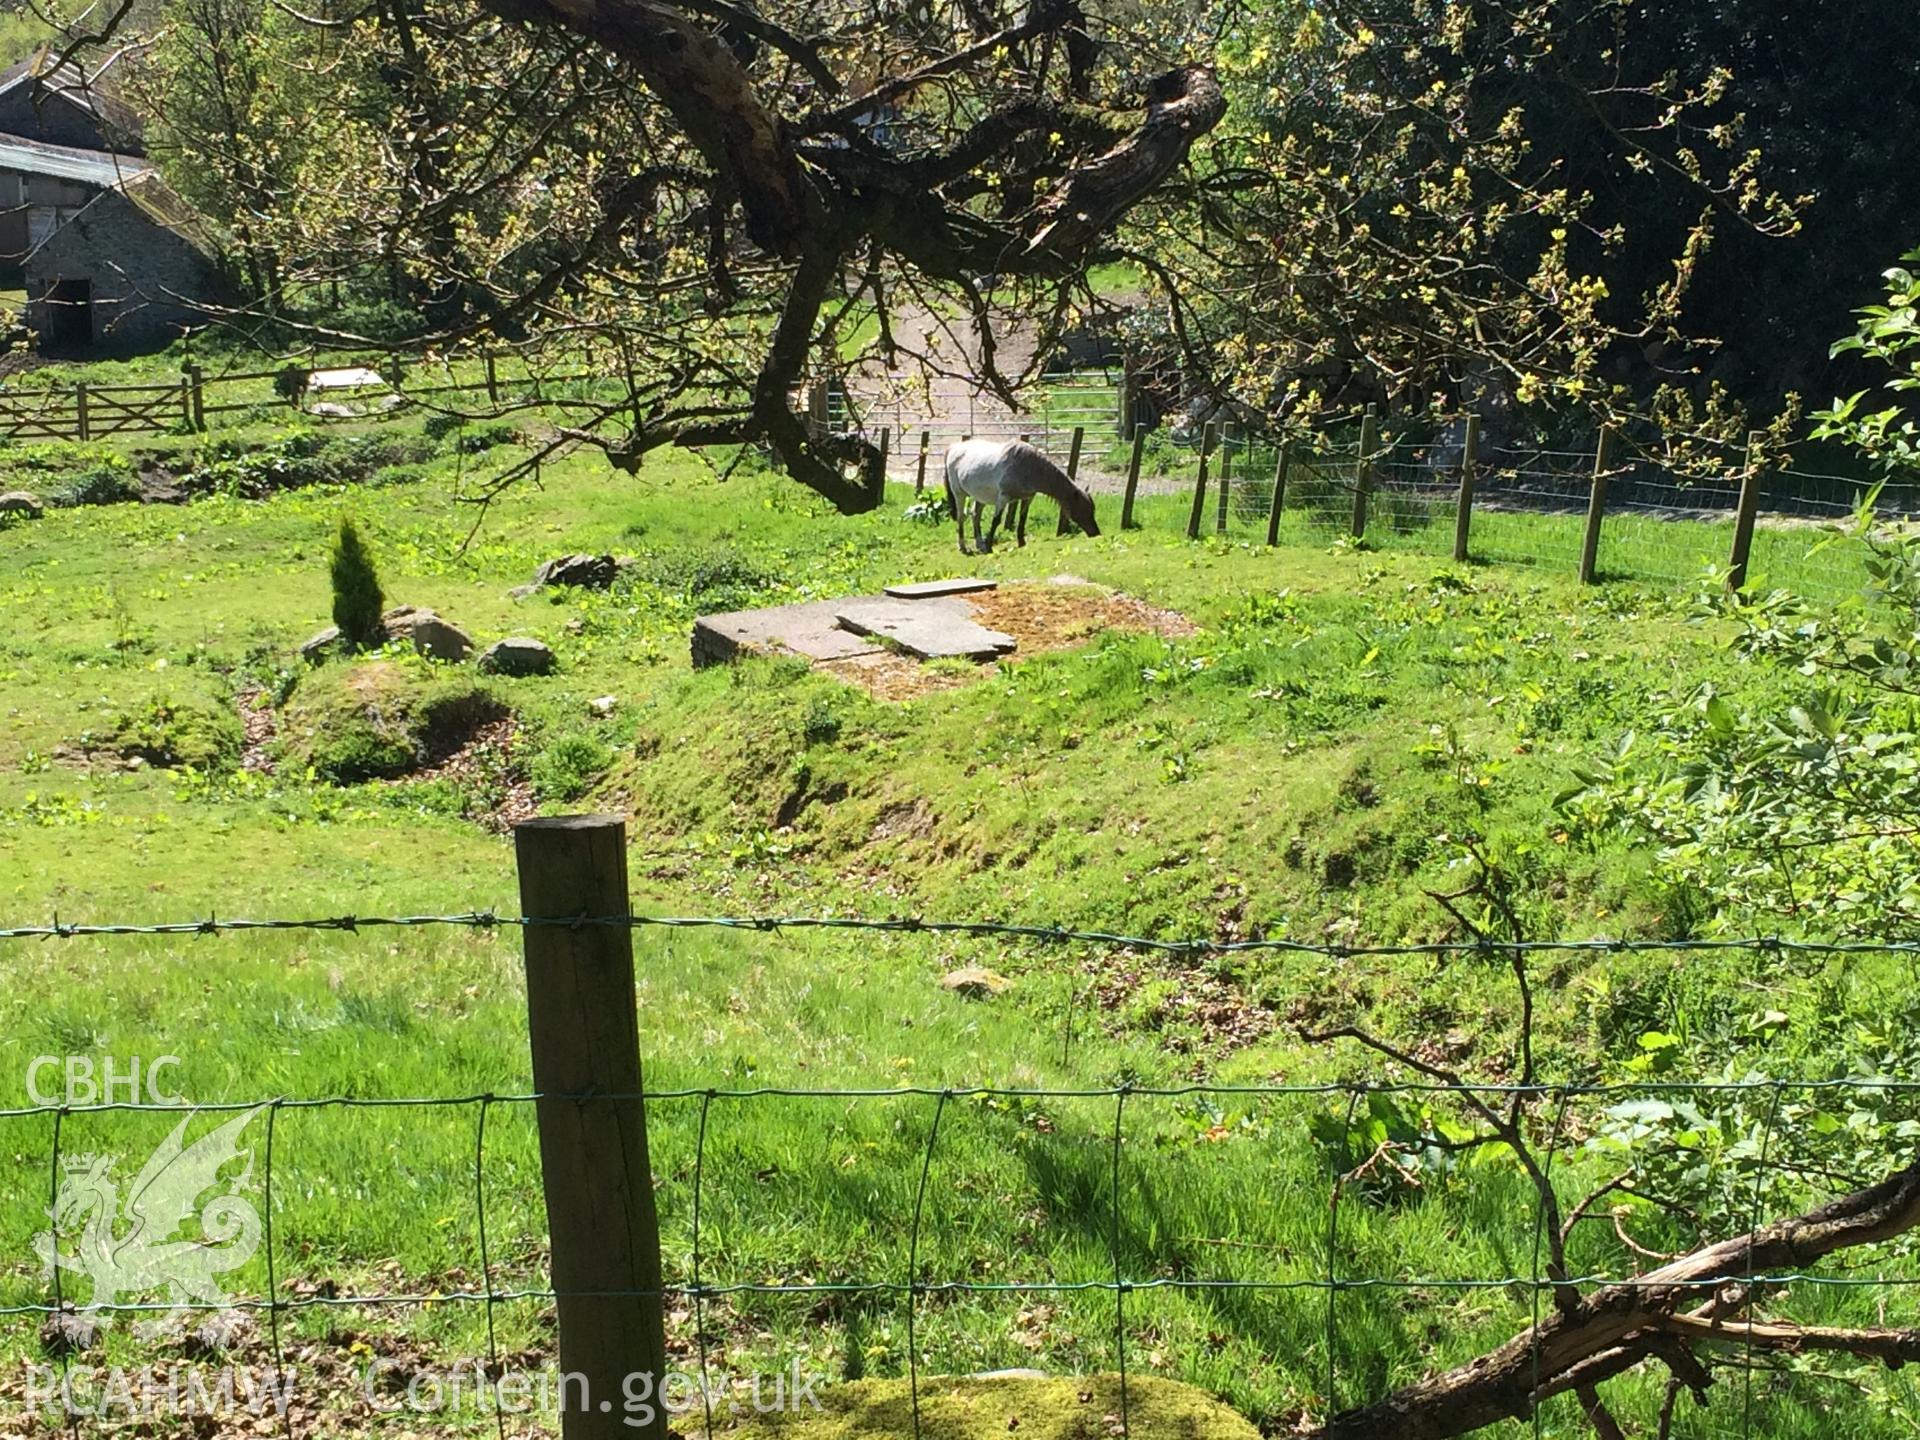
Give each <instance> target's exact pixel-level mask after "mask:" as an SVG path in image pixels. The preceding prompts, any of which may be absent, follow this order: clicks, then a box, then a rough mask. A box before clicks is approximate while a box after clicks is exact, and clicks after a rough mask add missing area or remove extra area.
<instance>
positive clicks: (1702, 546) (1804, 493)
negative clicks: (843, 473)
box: [844, 378, 1920, 598]
mask: <svg viewBox="0 0 1920 1440" xmlns="http://www.w3.org/2000/svg"><path fill="white" fill-rule="evenodd" d="M1122 398H1123V396H1122V392H1121V391H1120V390H1119V389H1118V388H1116V387H1115V386H1113V385H1111V384H1108V383H1106V382H1105V381H1104V380H1103V379H1098V378H1096V379H1093V380H1080V381H1062V382H1058V383H1053V384H1050V385H1049V386H1047V387H1043V389H1042V390H1041V391H1040V392H1039V394H1038V398H1037V399H1036V400H1035V402H1034V404H1033V407H1032V408H1031V410H1030V411H1029V412H1027V413H1025V414H1020V415H1015V414H1012V413H1008V412H1004V411H998V412H990V411H988V410H986V409H984V408H983V409H981V410H980V411H979V412H978V413H975V412H974V411H972V410H969V412H968V414H967V415H966V416H965V417H964V418H961V417H957V416H948V417H947V418H944V419H929V418H921V419H915V418H914V416H913V413H912V411H911V409H910V408H909V407H907V406H905V405H904V404H898V405H895V406H894V408H893V410H892V411H891V412H888V411H886V410H885V409H884V408H877V409H875V410H874V411H872V412H870V413H868V414H867V415H865V416H864V417H862V416H861V415H858V414H855V413H853V411H851V410H849V411H846V412H844V418H845V419H846V422H847V423H849V424H851V425H853V426H854V427H855V428H865V429H866V430H868V431H869V432H872V431H873V430H874V429H875V428H876V426H877V425H881V424H882V423H884V426H885V428H886V429H887V430H888V433H889V436H890V440H891V443H890V446H889V458H890V474H891V476H892V478H894V479H895V480H896V481H901V482H911V483H913V484H915V486H916V488H921V487H924V486H928V485H931V486H932V487H933V488H934V489H935V490H938V488H939V483H940V457H941V455H942V453H943V452H944V450H945V448H946V446H947V445H948V444H949V443H950V442H951V441H953V440H956V439H959V438H962V437H963V436H966V435H982V436H988V437H1005V438H1014V437H1016V436H1018V437H1021V438H1025V439H1028V440H1031V441H1032V442H1033V443H1034V444H1036V445H1039V446H1040V447H1041V448H1043V449H1045V450H1046V451H1047V452H1048V453H1049V454H1050V455H1052V456H1053V458H1054V459H1055V460H1056V461H1058V462H1059V463H1061V464H1062V465H1067V466H1070V467H1071V468H1073V469H1074V470H1075V472H1076V478H1077V479H1078V480H1079V481H1080V482H1081V484H1082V485H1083V486H1084V487H1085V488H1087V489H1088V490H1089V491H1091V492H1092V493H1094V494H1095V495H1096V496H1099V495H1101V494H1103V493H1105V494H1114V493H1121V492H1124V493H1125V494H1126V495H1128V496H1130V497H1131V496H1137V497H1140V499H1141V500H1142V501H1143V502H1144V501H1145V500H1146V499H1147V498H1148V497H1158V498H1159V500H1160V501H1161V502H1170V500H1171V499H1172V498H1173V497H1178V498H1179V499H1180V500H1181V501H1183V502H1185V503H1184V504H1181V505H1178V506H1176V505H1173V504H1171V503H1157V504H1155V505H1146V504H1142V505H1141V506H1140V507H1139V508H1140V510H1141V511H1143V512H1144V511H1145V510H1149V509H1150V510H1153V511H1155V513H1156V514H1157V515H1158V516H1159V518H1158V520H1157V521H1156V522H1155V523H1157V524H1159V525H1163V526H1164V525H1166V524H1169V523H1172V524H1178V523H1180V521H1179V520H1178V519H1173V518H1172V517H1174V516H1176V515H1177V516H1179V517H1182V518H1184V520H1185V524H1186V529H1187V532H1188V534H1189V535H1191V536H1193V537H1194V538H1196V539H1197V538H1202V537H1206V536H1224V537H1227V538H1229V539H1233V540H1238V541H1247V542H1252V543H1261V542H1265V543H1273V544H1291V543H1300V544H1314V543H1327V542H1328V541H1330V540H1339V539H1340V538H1341V537H1343V536H1344V537H1347V538H1348V539H1349V540H1351V541H1363V542H1364V543H1365V544H1367V545H1369V546H1372V547H1375V548H1379V549H1383V550H1406V551H1412V552H1415V553H1420V554H1431V555H1434V556H1437V557H1442V558H1446V557H1451V558H1454V559H1461V560H1473V561H1481V562H1491V563H1499V564H1516V565H1530V566H1535V567H1539V568H1541V569H1546V570H1553V571H1560V572H1565V573H1574V574H1580V575H1582V576H1584V577H1585V578H1588V579H1592V580H1631V581H1638V582H1642V583H1655V584H1662V585H1670V586H1675V587H1680V586H1686V585H1690V584H1692V583H1694V582H1695V581H1697V580H1698V579H1700V578H1701V577H1702V576H1703V575H1704V574H1705V573H1707V571H1708V569H1709V567H1717V568H1718V569H1719V570H1721V571H1724V572H1728V573H1730V574H1731V573H1735V572H1741V573H1742V574H1743V577H1744V578H1745V579H1747V580H1749V581H1752V582H1758V583H1764V584H1769V585H1775V584H1778V585H1785V586H1788V587H1790V588H1794V589H1797V590H1799V591H1801V592H1802V593H1806V594H1810V595H1815V596H1820V597H1823V598H1837V597H1839V596H1842V595H1845V594H1847V593H1850V592H1852V591H1853V590H1856V589H1858V588H1859V587H1860V585H1861V584H1862V583H1863V582H1864V579H1865V570H1864V566H1863V560H1864V547H1862V546H1861V545H1859V544H1858V543H1857V540H1856V539H1855V538H1854V537H1853V536H1852V535H1850V534H1849V533H1848V532H1849V531H1850V528H1851V526H1850V522H1851V519H1852V517H1853V516H1854V514H1855V513H1856V511H1857V510H1858V508H1859V506H1860V505H1861V503H1862V501H1863V500H1864V499H1866V498H1867V497H1868V495H1869V494H1870V492H1872V491H1873V485H1874V482H1873V481H1871V480H1870V479H1867V478H1864V477H1857V476H1845V475H1838V474H1834V473H1831V472H1825V471H1820V470H1814V469H1807V468H1800V467H1798V466H1796V465H1793V464H1783V463H1780V459H1781V457H1773V458H1767V457H1761V456H1759V455H1757V454H1755V453H1752V452H1748V451H1740V452H1735V451H1734V450H1732V449H1729V448H1727V447H1720V449H1719V450H1718V451H1715V450H1713V448H1712V447H1694V450H1695V452H1696V453H1689V454H1688V455H1686V456H1684V457H1678V456H1672V455H1668V454H1665V453H1662V452H1655V451H1637V450H1631V449H1628V448H1626V447H1624V446H1622V445H1621V444H1620V443H1619V442H1618V441H1617V440H1616V439H1615V437H1612V436H1607V437H1605V438H1604V439H1602V438H1599V437H1596V439H1595V441H1594V443H1593V444H1592V445H1591V446H1590V447H1579V446H1572V447H1566V448H1554V447H1550V446H1520V445H1494V444H1487V445H1481V444H1479V443H1478V441H1477V435H1478V425H1477V422H1473V423H1472V424H1471V425H1469V423H1468V422H1466V421H1464V420H1460V421H1451V422H1447V423H1444V424H1439V425H1436V426H1429V427H1423V428H1422V429H1421V430H1419V431H1417V432H1412V431H1409V432H1398V433H1396V432H1393V431H1387V430H1379V429H1375V428H1371V427H1372V425H1373V422H1372V421H1371V419H1370V418H1368V417H1365V416H1350V417H1337V418H1335V419H1334V420H1332V421H1330V422H1329V423H1328V424H1327V425H1326V427H1325V428H1323V429H1320V430H1318V431H1316V432H1313V433H1308V434H1293V435H1285V436H1283V435H1280V434H1274V433H1266V432H1263V431H1260V430H1258V429H1256V428H1251V427H1248V426H1243V425H1240V424H1238V423H1233V422H1210V423H1204V424H1195V425H1193V426H1191V427H1189V428H1187V429H1185V430H1181V429H1178V428H1175V429H1171V430H1169V429H1161V430H1154V431H1151V432H1144V431H1143V432H1136V433H1135V434H1133V435H1132V436H1131V437H1129V436H1128V435H1127V434H1126V433H1125V432H1124V431H1123V429H1122V428H1121V425H1120V422H1119V419H1118V417H1119V413H1120V409H1121V403H1122ZM970 403H971V402H970ZM1603 444H1604V445H1605V446H1606V453H1605V454H1604V456H1603V455H1602V453H1601V447H1602V445H1603ZM1363 447H1364V454H1363V453H1362V452H1363ZM1463 482H1464V483H1463ZM1596 497H1597V498H1596ZM1875 509H1876V513H1877V514H1879V515H1882V516H1886V517H1890V518H1906V517H1909V516H1911V515H1914V514H1920V486H1915V485H1911V484H1908V485H1883V486H1881V487H1880V489H1879V490H1878V492H1877V494H1876V495H1875ZM1125 513H1126V515H1127V516H1128V518H1129V520H1132V519H1133V518H1134V517H1135V514H1136V508H1135V505H1134V503H1133V501H1131V500H1129V501H1128V502H1127V504H1126V507H1125ZM1743 514H1744V515H1745V516H1746V517H1747V519H1746V520H1745V521H1743V519H1742V516H1743Z"/></svg>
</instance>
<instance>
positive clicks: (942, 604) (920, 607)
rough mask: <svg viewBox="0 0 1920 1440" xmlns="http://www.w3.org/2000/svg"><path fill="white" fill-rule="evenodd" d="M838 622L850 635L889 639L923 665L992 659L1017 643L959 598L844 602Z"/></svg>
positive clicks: (838, 611)
mask: <svg viewBox="0 0 1920 1440" xmlns="http://www.w3.org/2000/svg"><path fill="white" fill-rule="evenodd" d="M835 618H836V619H838V620H839V622H840V624H841V626H842V627H844V628H845V629H847V630H851V631H853V632H855V633H856V634H860V635H872V636H876V637H879V638H883V639H886V640H889V641H891V642H892V643H893V644H895V645H897V646H899V648H900V649H902V650H905V651H906V652H907V653H908V654H911V655H918V656H919V657H920V658H921V659H922V660H991V659H992V658H993V657H994V656H996V655H1005V654H1006V653H1007V652H1009V651H1010V650H1012V649H1013V648H1014V646H1015V645H1016V644H1017V643H1018V642H1017V641H1016V640H1015V639H1014V638H1013V636H1011V635H1007V634H1003V633H1002V632H1000V631H998V630H989V629H987V627H986V626H984V625H982V624H980V623H979V622H978V621H976V620H975V619H974V618H973V612H972V610H971V608H970V607H969V606H968V605H967V602H966V601H965V600H962V599H960V598H959V597H958V596H941V597H937V598H934V599H930V600H896V599H886V598H880V597H875V598H871V599H864V600H843V601H842V602H840V605H839V606H838V608H837V610H836V611H835Z"/></svg>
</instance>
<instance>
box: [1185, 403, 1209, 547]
mask: <svg viewBox="0 0 1920 1440" xmlns="http://www.w3.org/2000/svg"><path fill="white" fill-rule="evenodd" d="M1212 458H1213V422H1212V421H1208V422H1207V423H1206V424H1205V425H1202V426H1201V427H1200V469H1199V472H1198V474H1197V475H1196V476H1195V478H1194V482H1193V510H1192V512H1191V513H1189V514H1188V516H1187V538H1188V539H1189V540H1198V539H1199V538H1200V516H1201V514H1202V513H1203V512H1204V511H1205V510H1206V508H1207V462H1208V461H1209V460H1211V459H1212Z"/></svg>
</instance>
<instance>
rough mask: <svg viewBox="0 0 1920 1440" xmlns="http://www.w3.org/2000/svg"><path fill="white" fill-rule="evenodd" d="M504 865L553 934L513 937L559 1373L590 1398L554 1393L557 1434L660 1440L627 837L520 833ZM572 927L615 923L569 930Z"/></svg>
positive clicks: (657, 1287) (565, 821)
mask: <svg viewBox="0 0 1920 1440" xmlns="http://www.w3.org/2000/svg"><path fill="white" fill-rule="evenodd" d="M514 856H515V860H516V862H517V865H518V868H519V872H520V908H521V913H522V914H523V915H525V916H527V917H529V918H530V919H535V920H541V919H545V920H558V921H560V922H561V923H559V924H544V925H541V924H529V925H526V926H525V927H524V930H523V936H524V940H523V943H524V946H525V951H526V971H527V1025H528V1032H529V1035H530V1037H531V1040H532V1050H533V1088H534V1090H535V1092H536V1093H537V1094H538V1095H539V1097H540V1098H539V1099H537V1100H536V1101H535V1102H534V1114H535V1117H536V1119H537V1120H538V1122H539V1127H540V1169H541V1177H542V1184H543V1187H544V1189H545V1191H546V1199H547V1229H548V1233H549V1235H550V1237H551V1248H552V1268H553V1289H554V1291H555V1292H556V1294H557V1296H558V1301H557V1309H558V1314H559V1320H560V1371H561V1373H562V1374H563V1375H569V1376H572V1375H578V1376H581V1377H583V1381H582V1382H581V1383H583V1384H584V1386H585V1393H584V1394H580V1392H579V1386H578V1385H572V1386H568V1387H566V1388H564V1389H563V1390H562V1392H561V1406H562V1414H561V1434H562V1436H563V1437H564V1440H615V1437H631V1436H634V1435H641V1436H646V1437H649V1440H666V1437H667V1433H668V1432H667V1415H666V1411H665V1409H664V1407H662V1406H660V1405H659V1403H658V1399H659V1396H658V1387H659V1385H660V1383H661V1381H662V1380H663V1379H664V1377H665V1375H666V1371H667V1349H666V1331H665V1322H664V1319H663V1307H662V1303H661V1281H660V1225H659V1220H658V1217H657V1216H656V1214H655V1212H654V1201H653V1172H652V1169H651V1167H650V1165H649V1162H648V1156H647V1115H646V1105H645V1102H644V1101H643V1100H642V1099H641V1098H640V1096H641V1071H640V1037H639V1017H638V1013H637V1010H636V1006H635V1001H634V988H633V932H632V930H631V929H630V928H629V927H628V925H627V924H626V923H625V921H624V917H625V916H626V914H627V829H626V824H625V822H624V821H622V820H620V819H618V818H617V817H614V816H609V815H567V816H560V817H556V818H552V819H542V820H529V821H526V822H524V823H523V824H521V825H518V826H516V827H515V829H514ZM582 918H584V919H586V920H588V921H597V920H603V919H609V920H611V921H612V922H613V923H606V924H597V923H587V924H579V923H575V924H568V923H566V922H567V921H569V920H579V919H582ZM640 1375H645V1376H648V1377H650V1383H651V1386H652V1389H653V1395H652V1398H653V1400H654V1402H655V1403H654V1415H653V1418H652V1420H651V1421H650V1422H649V1423H648V1424H645V1425H639V1424H637V1423H636V1421H637V1419H638V1416H637V1415H632V1414H628V1413H626V1411H625V1400H626V1397H627V1395H628V1394H629V1393H630V1392H629V1391H628V1390H626V1389H624V1388H623V1387H625V1386H627V1385H628V1384H629V1377H637V1376H640ZM631 1383H632V1384H633V1385H634V1386H635V1387H636V1389H637V1387H638V1386H639V1384H640V1383H641V1382H640V1381H638V1380H637V1379H636V1380H633V1381H632V1382H631ZM575 1397H577V1398H575ZM575 1404H577V1405H578V1407H579V1408H577V1409H575V1408H569V1407H571V1406H573V1405H575ZM603 1405H605V1408H604V1409H603V1408H601V1407H602V1406H603Z"/></svg>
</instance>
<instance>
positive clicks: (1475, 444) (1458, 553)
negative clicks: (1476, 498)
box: [1453, 415, 1480, 564]
mask: <svg viewBox="0 0 1920 1440" xmlns="http://www.w3.org/2000/svg"><path fill="white" fill-rule="evenodd" d="M1479 463H1480V417H1479V416H1478V415H1469V416H1467V433H1466V437H1465V439H1463V440H1462V441H1461V443H1460V499H1459V501H1458V502H1457V503H1456V504H1455V506H1454V511H1453V558H1454V559H1455V560H1456V561H1458V562H1459V563H1461V564H1465V563H1466V559H1467V532H1468V531H1469V530H1470V529H1471V528H1472V526H1473V468H1474V466H1476V465H1477V464H1479Z"/></svg>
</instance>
